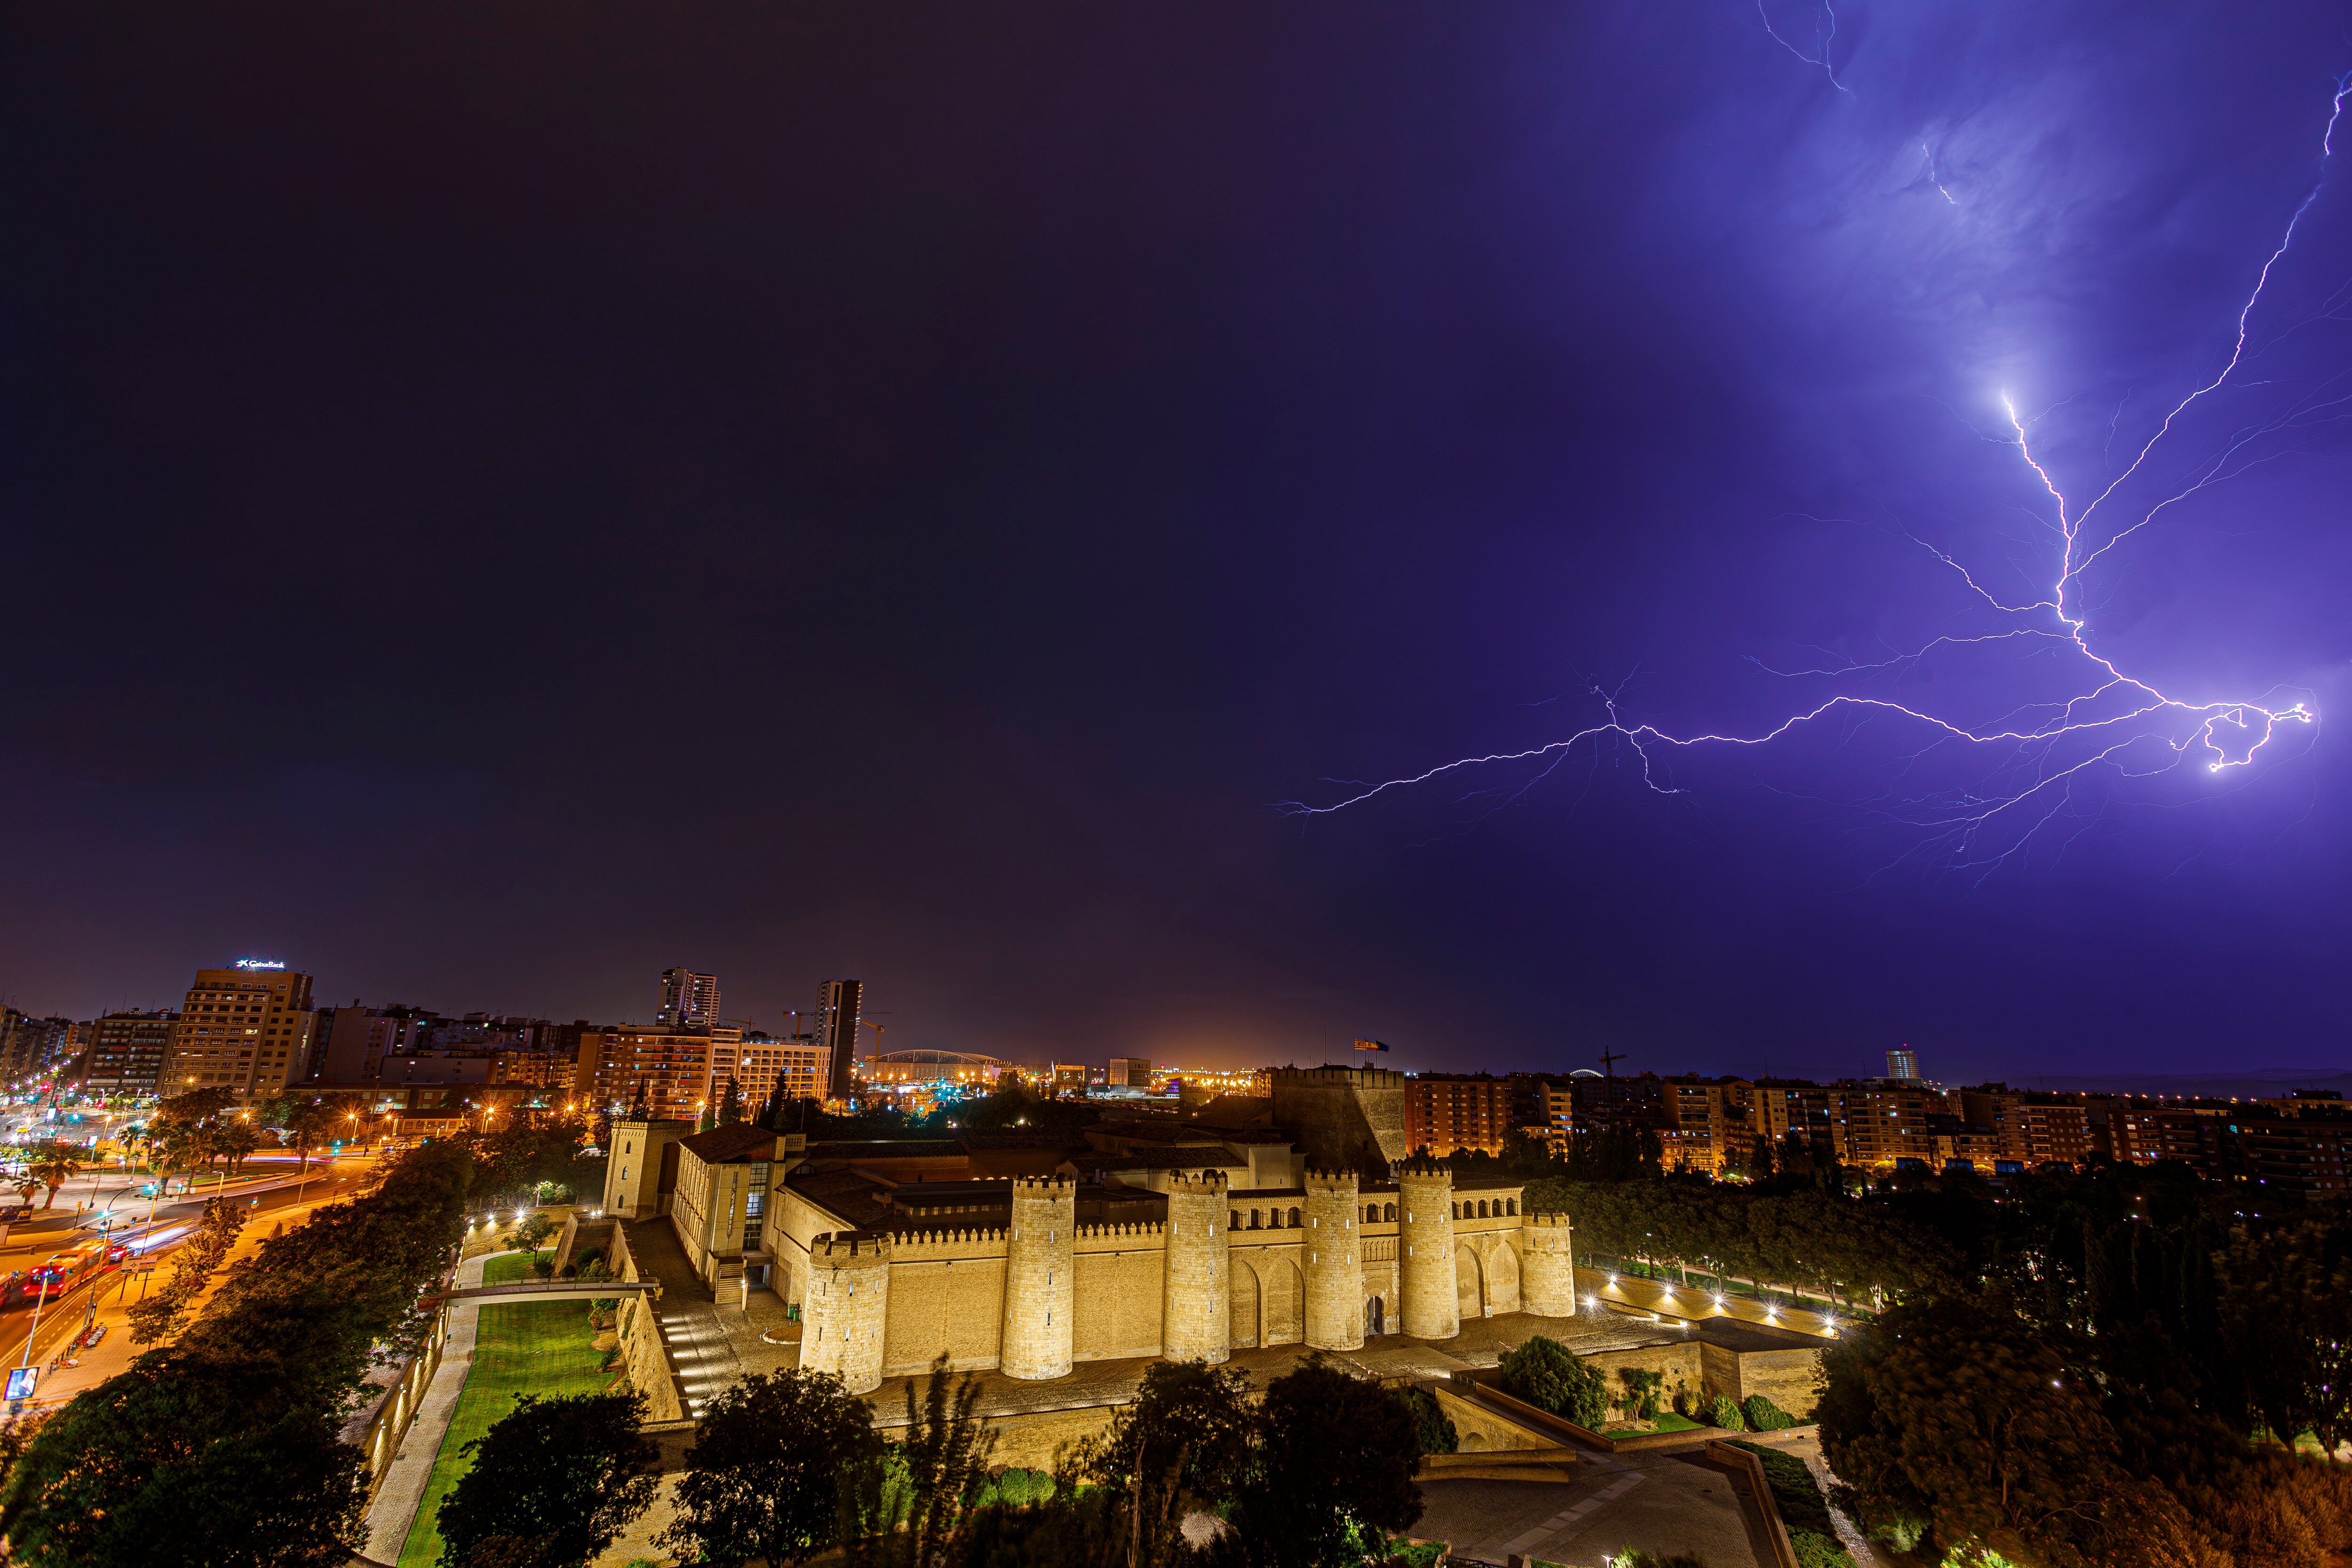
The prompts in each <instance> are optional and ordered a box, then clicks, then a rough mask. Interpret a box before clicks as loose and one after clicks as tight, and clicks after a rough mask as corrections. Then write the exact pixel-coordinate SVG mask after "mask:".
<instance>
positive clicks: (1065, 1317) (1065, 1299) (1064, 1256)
mask: <svg viewBox="0 0 2352 1568" xmlns="http://www.w3.org/2000/svg"><path fill="white" fill-rule="evenodd" d="M1076 1230H1077V1186H1076V1184H1075V1183H1073V1182H1072V1181H1071V1180H1070V1178H1069V1177H1067V1176H1036V1177H1031V1176H1015V1177H1014V1178H1013V1224H1012V1226H1011V1227H1010V1229H1009V1230H1008V1232H1007V1234H1006V1236H1005V1241H1004V1301H1003V1321H1004V1333H1003V1343H1002V1348H1000V1349H999V1351H998V1352H997V1370H998V1371H1000V1372H1002V1373H1004V1375H1005V1376H1007V1377H1020V1378H1037V1379H1042V1378H1049V1377H1064V1376H1066V1375H1067V1374H1068V1373H1069V1370H1070V1357H1071V1352H1072V1348H1073V1346H1074V1344H1075V1343H1076V1327H1077V1324H1076V1313H1075V1311H1074V1308H1075V1306H1076V1300H1077V1268H1076V1247H1077V1237H1076Z"/></svg>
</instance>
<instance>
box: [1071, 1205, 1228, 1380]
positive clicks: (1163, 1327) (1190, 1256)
mask: <svg viewBox="0 0 2352 1568" xmlns="http://www.w3.org/2000/svg"><path fill="white" fill-rule="evenodd" d="M1226 1190H1227V1188H1226V1183H1225V1174H1224V1173H1223V1172H1222V1171H1206V1172H1203V1173H1201V1174H1199V1175H1193V1174H1192V1173H1187V1172H1182V1171H1178V1172H1175V1173H1171V1175H1170V1176H1169V1178H1168V1226H1167V1231H1166V1234H1165V1237H1164V1240H1163V1250H1164V1254H1165V1259H1164V1265H1163V1267H1162V1268H1161V1270H1160V1275H1161V1278H1160V1340H1161V1350H1160V1354H1162V1355H1165V1356H1166V1357H1167V1358H1168V1359H1169V1360H1170V1361H1197V1362H1205V1363H1209V1364H1211V1365H1214V1364H1216V1363H1220V1362H1223V1361H1224V1360H1225V1359H1226V1358H1227V1356H1228V1355H1230V1354H1231V1353H1232V1344H1233V1338H1232V1330H1233V1300H1234V1270H1233V1254H1232V1252H1231V1249H1230V1248H1228V1247H1227V1246H1226V1242H1225V1220H1226V1217H1227V1216H1226V1211H1225V1194H1226ZM1086 1300H1093V1298H1092V1297H1087V1298H1086Z"/></svg>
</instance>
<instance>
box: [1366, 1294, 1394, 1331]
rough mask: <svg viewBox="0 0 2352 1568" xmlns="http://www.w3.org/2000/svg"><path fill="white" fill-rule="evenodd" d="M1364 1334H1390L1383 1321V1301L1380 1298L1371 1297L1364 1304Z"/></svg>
mask: <svg viewBox="0 0 2352 1568" xmlns="http://www.w3.org/2000/svg"><path fill="white" fill-rule="evenodd" d="M1364 1332H1365V1333H1366V1334H1368V1335H1369V1334H1384V1333H1387V1332H1388V1330H1387V1328H1386V1327H1384V1326H1383V1325H1382V1322H1381V1299H1380V1298H1379V1297H1378V1296H1374V1297H1371V1298H1370V1300H1366V1301H1365V1303H1364Z"/></svg>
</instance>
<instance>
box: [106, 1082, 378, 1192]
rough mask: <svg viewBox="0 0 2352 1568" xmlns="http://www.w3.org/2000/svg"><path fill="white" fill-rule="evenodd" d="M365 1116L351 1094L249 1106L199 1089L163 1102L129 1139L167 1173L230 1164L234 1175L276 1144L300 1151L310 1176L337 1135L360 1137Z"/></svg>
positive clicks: (294, 1096) (292, 1097)
mask: <svg viewBox="0 0 2352 1568" xmlns="http://www.w3.org/2000/svg"><path fill="white" fill-rule="evenodd" d="M364 1114H365V1105H364V1102H363V1101H362V1099H361V1097H360V1096H358V1095H352V1094H305V1093H301V1092H299V1091H298V1092H294V1093H289V1094H282V1095H278V1096H276V1097H274V1098H272V1099H269V1100H263V1101H261V1102H260V1103H259V1104H257V1105H255V1106H251V1107H247V1106H241V1105H239V1104H238V1103H237V1100H236V1091H235V1090H233V1089H191V1090H189V1091H188V1092H187V1093H185V1094H179V1095H173V1097H172V1098H171V1099H169V1100H164V1101H163V1103H162V1104H160V1105H158V1106H157V1107H156V1108H155V1110H154V1112H153V1114H152V1115H150V1116H149V1117H148V1119H147V1120H146V1121H145V1122H144V1123H142V1124H140V1125H137V1126H134V1127H131V1128H130V1129H129V1130H128V1131H126V1132H125V1134H124V1137H125V1140H126V1142H130V1143H131V1144H132V1145H134V1146H144V1148H145V1150H146V1152H147V1156H148V1158H149V1159H150V1160H151V1161H152V1163H154V1165H155V1166H156V1168H157V1169H159V1170H162V1171H166V1172H184V1171H205V1170H210V1169H211V1168H212V1167H213V1166H214V1165H215V1164H222V1163H225V1164H226V1167H227V1173H228V1174H229V1175H231V1176H234V1175H236V1173H237V1172H238V1171H239V1170H240V1169H241V1168H242V1167H243V1165H244V1163H245V1161H246V1159H247V1156H248V1155H251V1154H252V1153H254V1152H256V1151H257V1150H259V1149H261V1148H262V1147H264V1146H265V1145H267V1144H271V1143H273V1142H274V1143H276V1144H277V1145H278V1146H279V1147H284V1148H290V1149H294V1150H296V1151H298V1152H299V1153H300V1154H301V1157H302V1169H304V1170H306V1171H307V1170H309V1169H310V1155H311V1153H312V1152H314V1151H316V1150H317V1149H318V1148H320V1146H321V1145H322V1144H325V1143H329V1142H334V1141H335V1139H336V1138H337V1136H338V1135H342V1136H351V1135H354V1134H356V1132H357V1131H358V1130H359V1126H360V1119H361V1118H362V1116H363V1115H364Z"/></svg>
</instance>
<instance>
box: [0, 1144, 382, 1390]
mask: <svg viewBox="0 0 2352 1568" xmlns="http://www.w3.org/2000/svg"><path fill="white" fill-rule="evenodd" d="M297 1164H298V1163H297V1162H296V1161H294V1160H291V1159H287V1160H284V1161H279V1160H274V1159H273V1160H268V1161H263V1160H248V1161H247V1163H246V1171H247V1179H246V1180H244V1181H241V1182H237V1183H233V1184H229V1185H228V1187H227V1188H226V1195H230V1196H239V1197H242V1198H243V1199H244V1201H245V1202H246V1203H247V1209H246V1214H247V1219H246V1225H245V1230H244V1232H243V1234H242V1235H240V1236H239V1237H238V1238H237V1244H236V1247H235V1249H234V1250H232V1251H231V1253H230V1255H229V1258H228V1260H227V1262H225V1263H224V1264H223V1265H222V1268H223V1269H224V1270H226V1268H227V1267H228V1263H229V1262H234V1261H236V1259H237V1258H243V1257H245V1256H246V1255H247V1254H248V1253H250V1252H251V1251H252V1250H253V1249H254V1248H255V1247H258V1246H260V1244H261V1242H262V1241H263V1240H264V1239H265V1238H266V1237H268V1235H269V1233H270V1231H271V1230H272V1229H274V1228H276V1226H278V1224H280V1223H281V1222H287V1221H291V1222H293V1223H297V1224H299V1223H300V1221H301V1219H302V1218H304V1217H306V1216H307V1215H309V1213H310V1210H312V1209H314V1208H316V1207H318V1206H319V1205H321V1204H325V1203H331V1202H335V1201H337V1200H339V1199H341V1198H343V1197H346V1196H348V1195H350V1194H351V1192H352V1189H353V1188H355V1187H357V1186H359V1185H360V1184H362V1183H363V1182H364V1181H365V1180H366V1179H367V1178H368V1177H369V1175H370V1174H371V1173H373V1170H374V1167H375V1162H374V1161H373V1159H370V1158H368V1157H366V1156H363V1155H361V1154H358V1153H349V1154H345V1155H344V1156H342V1157H341V1159H338V1160H324V1159H321V1158H320V1157H318V1156H315V1155H314V1156H313V1157H312V1158H311V1161H310V1179H309V1181H308V1183H307V1184H302V1183H301V1182H300V1180H299V1175H298V1172H297ZM280 1178H283V1179H284V1181H285V1184H284V1185H283V1186H275V1187H269V1188H267V1189H264V1190H260V1191H255V1190H253V1189H254V1186H255V1184H256V1183H257V1182H258V1181H262V1180H269V1181H276V1180H278V1179H280ZM146 1181H147V1178H146V1177H143V1176H137V1175H125V1174H123V1173H119V1172H101V1173H97V1180H96V1181H95V1182H91V1179H90V1178H88V1177H78V1178H76V1179H75V1181H74V1183H73V1184H71V1185H70V1186H69V1187H68V1188H67V1189H66V1191H65V1192H64V1193H62V1194H60V1195H59V1199H58V1202H59V1204H60V1205H63V1204H66V1203H69V1202H76V1201H79V1203H81V1204H82V1205H84V1206H83V1208H82V1209H81V1210H80V1212H79V1213H77V1212H76V1210H74V1209H71V1208H65V1207H62V1206H60V1207H57V1208H53V1209H52V1210H50V1211H49V1212H48V1213H47V1214H44V1213H43V1211H41V1210H40V1209H39V1208H38V1207H36V1208H35V1209H34V1210H33V1212H32V1214H31V1215H28V1216H27V1217H26V1220H24V1221H22V1222H20V1223H18V1224H17V1225H16V1226H13V1227H11V1228H10V1231H9V1233H8V1236H7V1238H6V1240H5V1242H0V1274H14V1273H17V1272H20V1271H22V1270H24V1269H26V1268H31V1267H33V1266H34V1265H36V1264H38V1263H40V1262H41V1261H42V1260H43V1259H45V1258H48V1257H49V1256H50V1255H52V1254H54V1253H58V1252H63V1251H66V1250H68V1248H70V1247H76V1246H79V1245H80V1244H81V1243H83V1242H85V1241H89V1240H94V1239H96V1238H97V1237H100V1235H102V1234H105V1233H103V1232H100V1230H98V1229H97V1228H95V1227H94V1226H91V1225H90V1224H89V1221H90V1220H91V1219H92V1218H93V1217H94V1215H93V1212H92V1211H93V1208H95V1209H96V1211H97V1212H99V1213H105V1212H109V1211H107V1210H106V1209H105V1207H104V1205H105V1201H106V1199H107V1198H108V1197H110V1196H113V1197H115V1198H117V1200H118V1201H117V1202H116V1203H115V1204H114V1205H113V1207H112V1209H111V1211H110V1212H111V1214H112V1215H113V1217H114V1218H115V1219H116V1220H117V1221H118V1222H126V1223H118V1224H116V1225H115V1226H113V1227H112V1234H113V1235H114V1236H115V1237H117V1238H124V1237H133V1236H137V1235H139V1234H142V1233H145V1232H147V1230H148V1226H147V1200H146V1199H145V1198H144V1197H143V1196H142V1197H139V1198H138V1199H137V1201H136V1203H135V1204H134V1203H133V1202H132V1201H131V1198H130V1196H129V1195H127V1194H128V1193H130V1192H131V1191H135V1190H136V1189H138V1188H140V1187H142V1186H143V1185H144V1184H145V1183H146ZM85 1183H89V1185H88V1186H85ZM77 1189H79V1196H77ZM213 1191H214V1188H213V1184H211V1183H209V1182H205V1181H202V1180H199V1182H198V1184H197V1191H196V1193H195V1194H194V1195H193V1196H188V1195H184V1194H173V1196H172V1197H170V1198H168V1199H165V1200H163V1202H161V1203H159V1204H157V1205H155V1223H154V1226H153V1232H152V1234H153V1235H154V1236H155V1237H157V1238H158V1241H157V1245H156V1246H154V1247H152V1250H148V1251H146V1252H144V1254H143V1255H142V1258H141V1259H139V1260H137V1261H134V1262H133V1263H131V1265H129V1266H128V1267H126V1268H113V1269H108V1270H106V1271H105V1272H103V1273H101V1274H99V1275H97V1276H96V1277H94V1278H92V1279H86V1280H84V1281H82V1282H81V1283H79V1285H77V1286H76V1287H75V1288H73V1289H69V1290H68V1291H67V1292H66V1293H65V1295H64V1296H62V1297H54V1296H53V1297H51V1298H49V1299H48V1300H47V1301H46V1302H43V1303H41V1304H40V1308H39V1317H40V1323H39V1328H38V1331H37V1332H38V1339H37V1342H35V1343H34V1344H33V1346H32V1353H31V1355H30V1356H29V1357H27V1355H26V1335H27V1333H28V1332H30V1331H33V1329H34V1323H33V1320H34V1310H35V1303H34V1302H33V1301H31V1300H27V1301H25V1302H22V1303H20V1304H18V1305H15V1306H11V1307H8V1308H6V1309H5V1310H0V1366H8V1367H15V1366H17V1365H19V1364H20V1363H26V1362H28V1361H29V1363H31V1364H35V1365H41V1366H44V1367H47V1369H48V1370H47V1371H45V1372H44V1373H43V1376H42V1378H41V1382H40V1389H39V1393H38V1394H37V1397H36V1398H35V1400H34V1401H33V1404H34V1405H36V1406H38V1405H50V1404H53V1403H56V1402H59V1401H62V1400H65V1399H68V1398H71V1397H72V1396H73V1395H74V1394H78V1393H79V1392H80V1391H81V1390H82V1389H84V1388H88V1387H92V1386H95V1385H96V1384H99V1383H100V1382H102V1381H104V1380H105V1379H106V1378H108V1377H110V1376H112V1375H113V1374H114V1373H118V1372H121V1371H122V1370H123V1369H124V1368H125V1367H127V1366H128V1365H129V1364H130V1363H131V1358H132V1356H133V1355H135V1354H136V1353H137V1348H136V1347H133V1346H132V1345H131V1342H130V1334H129V1331H128V1325H127V1321H126V1318H125V1308H126V1306H127V1305H129V1304H131V1303H135V1302H137V1301H138V1300H139V1299H140V1297H141V1295H142V1294H143V1291H144V1289H145V1288H146V1286H147V1285H149V1284H151V1283H152V1279H150V1280H142V1279H140V1278H139V1271H140V1270H141V1269H142V1268H152V1267H154V1266H155V1265H156V1264H157V1263H158V1262H159V1261H160V1260H167V1259H168V1258H170V1256H171V1254H172V1253H173V1251H174V1250H176V1248H177V1247H178V1246H179V1243H180V1241H181V1240H182V1239H183V1237H184V1236H185V1235H186V1233H187V1231H188V1230H189V1229H190V1228H192V1227H193V1226H194V1223H195V1221H196V1220H197V1219H198V1217H200V1216H201V1215H203V1213H204V1207H205V1202H206V1201H207V1200H208V1199H209V1198H211V1197H212V1195H213ZM218 1278H219V1275H218V1274H217V1273H216V1274H215V1279H218ZM93 1292H95V1294H96V1297H97V1300H98V1306H97V1308H96V1310H95V1312H94V1313H93V1312H92V1310H91V1308H90V1305H89V1303H90V1299H91V1296H92V1293H93ZM126 1296H127V1300H126ZM85 1321H94V1322H96V1323H97V1324H100V1325H103V1326H104V1327H105V1329H106V1334H105V1336H104V1338H103V1340H102V1341H101V1342H100V1344H99V1345H98V1347H97V1348H96V1349H94V1350H91V1351H88V1352H83V1353H81V1354H80V1355H79V1356H78V1357H72V1358H68V1359H74V1360H77V1361H79V1363H80V1364H79V1365H78V1366H70V1367H68V1366H52V1365H51V1364H50V1363H53V1362H55V1361H57V1360H58V1359H59V1352H60V1350H61V1348H62V1347H63V1346H64V1344H65V1343H66V1342H67V1341H68V1340H69V1339H72V1338H75V1337H77V1336H78V1335H79V1332H80V1330H81V1327H82V1325H83V1324H84V1322H85Z"/></svg>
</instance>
